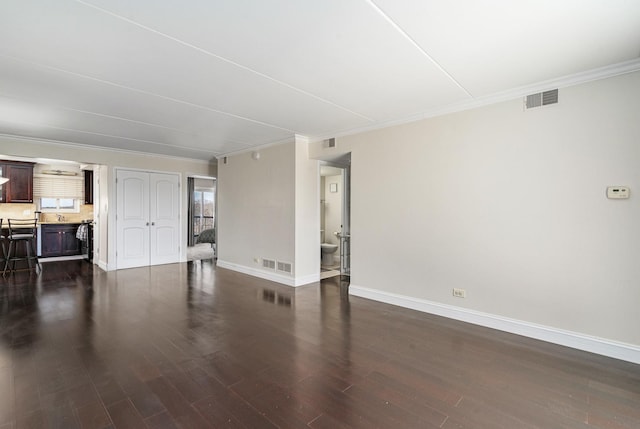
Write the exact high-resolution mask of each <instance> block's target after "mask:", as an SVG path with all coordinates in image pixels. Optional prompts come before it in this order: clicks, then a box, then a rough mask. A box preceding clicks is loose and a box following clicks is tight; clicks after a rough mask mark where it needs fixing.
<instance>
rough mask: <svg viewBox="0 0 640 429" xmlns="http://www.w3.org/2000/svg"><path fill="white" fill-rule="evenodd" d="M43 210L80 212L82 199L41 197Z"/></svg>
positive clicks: (41, 208)
mask: <svg viewBox="0 0 640 429" xmlns="http://www.w3.org/2000/svg"><path fill="white" fill-rule="evenodd" d="M40 210H41V211H42V212H45V213H47V212H63V213H79V212H80V201H79V200H78V199H76V198H47V197H43V198H40Z"/></svg>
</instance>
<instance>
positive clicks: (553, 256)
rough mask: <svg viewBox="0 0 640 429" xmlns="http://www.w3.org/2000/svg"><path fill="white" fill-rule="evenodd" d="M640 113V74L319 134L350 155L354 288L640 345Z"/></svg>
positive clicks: (324, 152) (324, 153)
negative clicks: (347, 132) (611, 191)
mask: <svg viewBox="0 0 640 429" xmlns="http://www.w3.org/2000/svg"><path fill="white" fill-rule="evenodd" d="M639 115H640V73H634V74H627V75H622V76H618V77H615V78H609V79H606V80H600V81H596V82H591V83H588V84H583V85H579V86H574V87H568V88H563V89H561V90H560V94H559V104H557V105H553V106H548V107H543V108H539V109H534V110H530V111H527V112H524V111H523V108H522V100H520V99H517V100H513V101H509V102H504V103H500V104H496V105H492V106H488V107H483V108H478V109H475V110H470V111H465V112H460V113H455V114H450V115H447V116H442V117H438V118H433V119H428V120H423V121H420V122H415V123H410V124H405V125H401V126H395V127H390V128H386V129H382V130H379V131H374V132H369V133H364V134H359V135H354V136H350V137H344V138H339V139H338V140H337V148H336V149H335V150H334V149H322V145H321V143H320V142H319V143H315V144H314V145H313V148H312V151H311V152H312V156H313V157H317V158H327V157H330V156H336V155H338V154H339V153H342V152H351V163H352V164H351V165H352V211H351V214H352V222H351V233H352V267H351V268H352V269H351V273H352V277H351V281H352V289H354V290H357V289H358V288H362V290H361V292H362V291H364V290H369V291H370V292H371V293H372V295H374V296H377V298H381V299H384V297H385V296H386V297H392V296H396V297H398V298H399V299H400V300H402V299H405V298H406V300H405V301H404V302H405V303H406V302H409V301H411V300H415V301H416V302H418V301H419V302H421V303H430V304H433V303H435V304H436V306H437V305H439V306H441V307H442V308H462V309H465V310H469V311H470V312H475V313H477V314H484V315H486V314H488V315H493V316H496V317H498V318H507V319H509V320H516V321H524V322H526V323H528V324H531V325H542V326H546V327H551V328H553V329H555V330H557V331H558V332H560V331H562V332H565V331H566V332H572V333H578V334H580V335H586V336H588V337H589V338H592V337H595V338H601V339H606V340H607V341H611V342H621V343H625V344H627V345H631V346H632V348H633V347H634V346H635V350H636V351H640V329H638V326H640V311H638V304H639V303H640V287H639V283H638V281H639V279H640V120H639V118H640V116H639ZM381 171H384V172H385V173H386V174H384V175H381V174H380V172H381ZM608 185H628V186H630V187H631V199H629V200H622V201H620V200H619V201H614V200H608V199H607V198H606V197H605V188H606V187H607V186H608ZM381 246H383V248H384V251H381ZM454 287H455V288H463V289H466V291H467V298H465V299H460V298H454V297H453V296H452V288H454ZM376 294H377V295H376ZM390 299H391V298H390ZM418 307H419V306H418ZM433 308H435V306H434V307H433ZM638 356H640V355H638Z"/></svg>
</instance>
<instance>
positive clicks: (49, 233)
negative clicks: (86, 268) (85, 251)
mask: <svg viewBox="0 0 640 429" xmlns="http://www.w3.org/2000/svg"><path fill="white" fill-rule="evenodd" d="M78 226H80V225H79V224H61V225H52V224H43V225H42V229H41V231H42V237H41V243H42V255H41V256H42V257H45V258H46V257H49V256H72V255H80V240H78V239H77V238H76V233H77V232H78Z"/></svg>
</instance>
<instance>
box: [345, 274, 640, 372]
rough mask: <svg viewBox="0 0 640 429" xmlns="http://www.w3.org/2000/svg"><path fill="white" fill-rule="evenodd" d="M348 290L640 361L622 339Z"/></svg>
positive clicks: (638, 352) (636, 348)
mask: <svg viewBox="0 0 640 429" xmlns="http://www.w3.org/2000/svg"><path fill="white" fill-rule="evenodd" d="M349 294H351V295H354V296H359V297H362V298H368V299H372V300H374V301H380V302H384V303H387V304H392V305H397V306H400V307H405V308H410V309H412V310H418V311H422V312H424V313H430V314H435V315H438V316H443V317H448V318H450V319H455V320H461V321H463V322H468V323H473V324H475V325H480V326H485V327H487V328H493V329H498V330H500V331H505V332H510V333H512V334H518V335H523V336H526V337H529V338H535V339H537V340H542V341H547V342H549V343H554V344H559V345H562V346H566V347H571V348H574V349H578V350H584V351H587V352H591V353H596V354H599V355H603V356H608V357H612V358H615V359H620V360H624V361H627V362H633V363H636V364H640V347H639V346H635V345H632V344H626V343H620V342H616V341H611V340H607V339H604V338H598V337H593V336H589V335H585V334H580V333H577V332H572V331H565V330H562V329H557V328H552V327H549V326H544V325H537V324H534V323H529V322H524V321H521V320H516V319H510V318H507V317H502V316H496V315H493V314H489V313H482V312H479V311H475V310H469V309H466V308H460V307H454V306H452V305H447V304H440V303H437V302H432V301H427V300H423V299H419V298H412V297H409V296H405V295H398V294H394V293H390V292H383V291H379V290H376V289H369V288H366V287H361V286H356V285H353V284H352V285H350V286H349Z"/></svg>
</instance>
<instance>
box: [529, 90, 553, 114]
mask: <svg viewBox="0 0 640 429" xmlns="http://www.w3.org/2000/svg"><path fill="white" fill-rule="evenodd" d="M557 102H558V90H557V89H552V90H551V91H545V92H539V93H537V94H531V95H527V97H526V98H525V100H524V103H525V109H527V110H528V109H533V108H534V107H540V106H548V105H549V104H556V103H557Z"/></svg>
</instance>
